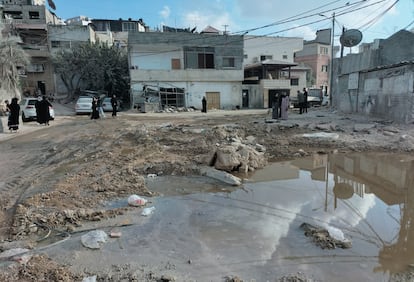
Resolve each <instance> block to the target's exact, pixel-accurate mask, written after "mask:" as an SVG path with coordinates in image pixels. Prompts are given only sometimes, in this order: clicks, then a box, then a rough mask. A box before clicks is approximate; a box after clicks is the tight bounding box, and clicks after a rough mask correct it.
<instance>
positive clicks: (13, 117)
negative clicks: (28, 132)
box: [7, 98, 20, 132]
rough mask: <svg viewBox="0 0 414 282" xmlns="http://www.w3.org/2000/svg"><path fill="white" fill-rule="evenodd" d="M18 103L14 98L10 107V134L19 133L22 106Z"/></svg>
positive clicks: (8, 123)
mask: <svg viewBox="0 0 414 282" xmlns="http://www.w3.org/2000/svg"><path fill="white" fill-rule="evenodd" d="M17 101H18V99H17V98H13V99H12V100H11V103H10V104H9V106H8V108H9V112H10V113H9V120H8V122H7V125H8V126H9V130H10V132H13V131H17V130H18V129H19V114H20V106H19V104H18V103H17Z"/></svg>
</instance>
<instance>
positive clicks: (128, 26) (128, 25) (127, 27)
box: [122, 22, 137, 31]
mask: <svg viewBox="0 0 414 282" xmlns="http://www.w3.org/2000/svg"><path fill="white" fill-rule="evenodd" d="M134 30H137V23H135V22H123V23H122V31H134Z"/></svg>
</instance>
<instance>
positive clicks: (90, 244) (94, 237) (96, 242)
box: [81, 230, 108, 249]
mask: <svg viewBox="0 0 414 282" xmlns="http://www.w3.org/2000/svg"><path fill="white" fill-rule="evenodd" d="M107 240H108V235H107V234H106V232H105V231H102V230H93V231H90V232H88V233H86V234H85V235H82V237H81V242H82V245H83V246H84V247H86V248H89V249H100V248H101V245H102V244H103V243H105V242H106V241H107Z"/></svg>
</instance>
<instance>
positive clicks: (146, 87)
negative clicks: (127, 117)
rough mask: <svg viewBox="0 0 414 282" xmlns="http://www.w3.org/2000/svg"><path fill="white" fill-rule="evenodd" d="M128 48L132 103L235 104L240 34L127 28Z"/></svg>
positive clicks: (239, 93) (238, 92)
mask: <svg viewBox="0 0 414 282" xmlns="http://www.w3.org/2000/svg"><path fill="white" fill-rule="evenodd" d="M128 53H129V64H130V76H131V94H132V99H131V101H132V102H133V104H138V103H142V102H145V100H153V101H156V102H157V103H159V104H160V105H161V106H163V107H165V106H178V107H180V106H183V107H196V108H201V106H202V105H201V104H202V98H203V97H206V99H207V105H208V108H210V109H211V108H216V109H229V108H236V107H240V106H241V103H242V81H243V66H242V65H243V36H234V35H217V34H196V33H191V32H179V33H176V32H130V33H129V38H128Z"/></svg>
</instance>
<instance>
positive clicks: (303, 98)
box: [298, 88, 308, 114]
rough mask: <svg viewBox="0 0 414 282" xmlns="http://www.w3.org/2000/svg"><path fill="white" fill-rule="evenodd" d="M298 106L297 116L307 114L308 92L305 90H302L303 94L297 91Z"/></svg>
mask: <svg viewBox="0 0 414 282" xmlns="http://www.w3.org/2000/svg"><path fill="white" fill-rule="evenodd" d="M298 104H299V114H304V113H307V112H308V91H307V90H306V88H303V92H300V91H299V90H298Z"/></svg>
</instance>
